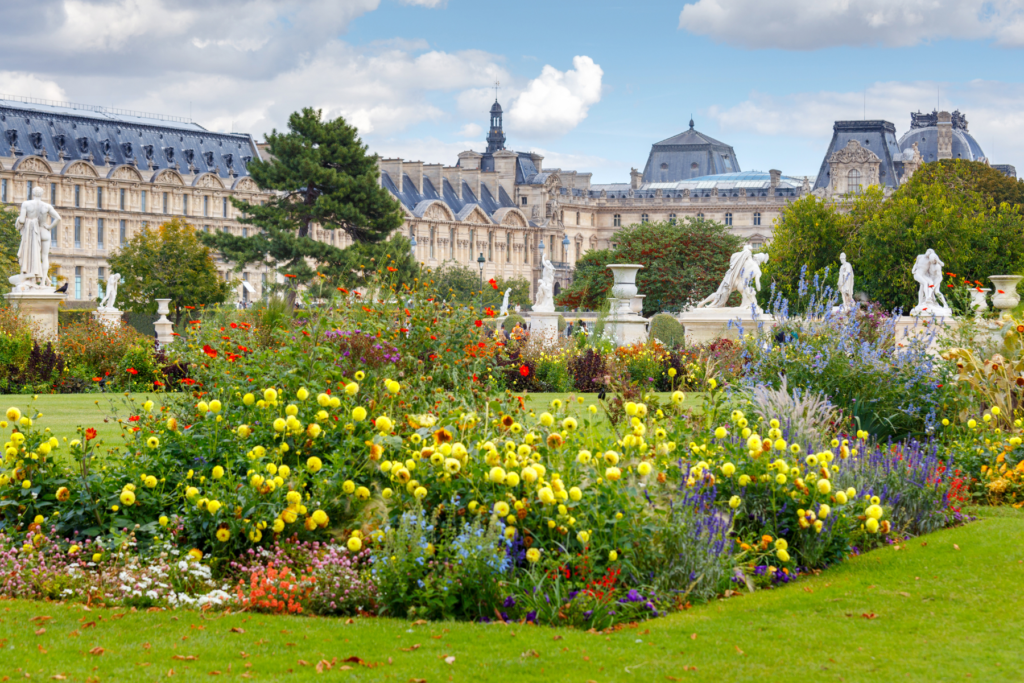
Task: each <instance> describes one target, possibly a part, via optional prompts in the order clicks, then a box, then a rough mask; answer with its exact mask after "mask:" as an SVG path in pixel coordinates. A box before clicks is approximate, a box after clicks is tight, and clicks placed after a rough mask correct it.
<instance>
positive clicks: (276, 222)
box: [202, 108, 408, 284]
mask: <svg viewBox="0 0 1024 683" xmlns="http://www.w3.org/2000/svg"><path fill="white" fill-rule="evenodd" d="M266 142H267V152H268V153H269V158H268V159H267V160H266V161H264V160H260V159H257V160H253V161H252V162H250V163H249V166H248V170H249V175H250V176H251V177H252V179H253V180H255V181H256V183H257V184H258V185H259V187H260V189H263V190H273V191H275V194H274V196H272V197H271V198H270V199H268V200H267V202H266V203H265V204H263V205H259V204H248V203H246V202H243V201H240V200H237V199H234V198H232V200H231V201H232V203H233V204H234V206H235V208H236V209H238V210H239V211H241V212H242V214H243V215H242V217H241V218H240V219H239V222H240V223H242V224H244V225H251V226H254V227H256V228H257V230H256V231H254V234H253V235H251V236H249V237H241V236H238V235H232V234H228V233H211V234H204V235H202V238H203V241H204V243H206V244H207V245H208V246H211V247H214V248H216V249H217V250H219V251H220V252H221V253H223V254H224V255H225V256H226V257H227V258H228V260H230V261H233V262H234V263H236V264H238V266H239V267H241V266H244V265H247V264H250V263H264V262H269V263H275V264H280V266H279V268H278V270H279V271H280V272H282V273H284V274H286V275H289V276H292V277H293V284H308V283H309V282H311V281H312V280H313V278H314V277H316V275H317V273H324V274H326V275H327V276H328V277H333V278H338V279H339V280H341V281H344V280H345V279H346V277H348V273H349V271H350V270H351V265H352V263H353V259H355V260H361V259H365V258H367V257H370V256H375V255H376V256H378V258H379V255H378V254H377V253H376V252H374V253H369V251H373V250H369V251H368V250H367V249H366V248H365V247H357V246H352V247H349V249H351V250H352V251H351V252H350V253H348V254H345V253H344V252H345V251H346V250H343V249H340V248H338V247H335V246H332V245H330V244H327V242H325V241H320V240H316V239H314V236H313V229H314V227H317V228H319V229H321V230H342V231H344V232H345V233H347V234H348V235H349V237H351V238H352V240H353V241H354V242H356V243H366V242H380V241H382V240H384V239H385V238H387V237H388V235H390V234H391V232H392V231H393V230H394V229H395V228H398V227H399V226H401V224H402V212H401V209H400V206H399V203H398V201H397V200H395V199H394V198H393V197H392V196H391V194H390V193H389V192H388V191H387V190H386V189H385V188H383V187H381V185H380V183H379V177H380V175H379V172H378V170H377V159H376V157H375V156H373V155H370V154H367V150H366V145H364V144H363V142H362V141H361V140H360V139H359V136H358V133H357V131H356V129H355V127H354V126H351V125H349V124H348V123H347V122H346V121H345V120H344V119H343V118H341V117H338V118H336V119H334V120H324V118H323V116H322V112H321V111H320V110H315V109H312V108H305V109H303V110H302V111H300V112H294V113H292V114H291V116H289V118H288V130H287V132H283V133H279V132H278V131H277V130H276V129H275V130H274V131H273V132H272V133H270V134H269V135H267V136H266ZM395 244H398V242H396V243H395ZM405 248H406V249H407V248H408V245H407V244H406V247H405ZM353 254H355V256H353Z"/></svg>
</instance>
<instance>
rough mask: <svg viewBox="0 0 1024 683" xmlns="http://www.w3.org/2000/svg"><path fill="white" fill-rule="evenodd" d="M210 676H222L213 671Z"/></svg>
mask: <svg viewBox="0 0 1024 683" xmlns="http://www.w3.org/2000/svg"><path fill="white" fill-rule="evenodd" d="M210 675H211V676H220V672H219V671H211V672H210Z"/></svg>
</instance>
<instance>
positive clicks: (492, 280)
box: [487, 277, 498, 289]
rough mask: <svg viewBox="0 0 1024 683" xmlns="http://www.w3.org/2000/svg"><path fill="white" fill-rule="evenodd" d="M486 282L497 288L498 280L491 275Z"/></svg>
mask: <svg viewBox="0 0 1024 683" xmlns="http://www.w3.org/2000/svg"><path fill="white" fill-rule="evenodd" d="M487 284H489V285H490V286H491V287H492V288H493V289H497V288H498V282H497V281H496V280H495V279H494V278H493V277H492V278H491V279H490V280H488V281H487Z"/></svg>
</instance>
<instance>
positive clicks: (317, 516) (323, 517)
mask: <svg viewBox="0 0 1024 683" xmlns="http://www.w3.org/2000/svg"><path fill="white" fill-rule="evenodd" d="M312 517H313V521H314V522H316V525H317V526H318V527H321V528H323V527H325V526H327V523H328V522H329V521H330V519H329V518H328V517H327V513H326V512H324V511H323V510H317V511H316V512H314V513H313V515H312Z"/></svg>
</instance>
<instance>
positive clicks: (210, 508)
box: [206, 500, 221, 515]
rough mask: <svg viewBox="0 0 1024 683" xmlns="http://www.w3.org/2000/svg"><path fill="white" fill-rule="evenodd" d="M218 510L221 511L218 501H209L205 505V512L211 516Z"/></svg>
mask: <svg viewBox="0 0 1024 683" xmlns="http://www.w3.org/2000/svg"><path fill="white" fill-rule="evenodd" d="M220 509H221V504H220V501H218V500H211V501H209V502H208V503H207V504H206V511H207V512H209V513H210V514H211V515H215V514H217V510H220Z"/></svg>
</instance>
